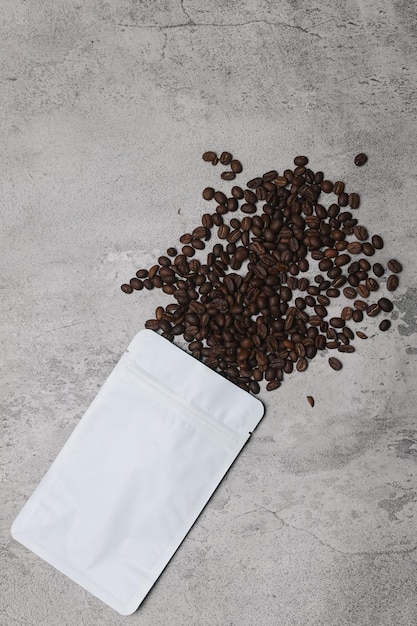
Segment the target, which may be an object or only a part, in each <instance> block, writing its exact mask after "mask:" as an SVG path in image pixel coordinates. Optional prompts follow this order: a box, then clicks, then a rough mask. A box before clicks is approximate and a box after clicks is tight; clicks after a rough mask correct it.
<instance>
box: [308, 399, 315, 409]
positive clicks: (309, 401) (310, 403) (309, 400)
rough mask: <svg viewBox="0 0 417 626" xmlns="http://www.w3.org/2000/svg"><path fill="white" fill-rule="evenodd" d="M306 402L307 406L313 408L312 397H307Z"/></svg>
mask: <svg viewBox="0 0 417 626" xmlns="http://www.w3.org/2000/svg"><path fill="white" fill-rule="evenodd" d="M307 401H308V403H309V405H310V406H311V407H312V408H313V407H314V398H313V396H307Z"/></svg>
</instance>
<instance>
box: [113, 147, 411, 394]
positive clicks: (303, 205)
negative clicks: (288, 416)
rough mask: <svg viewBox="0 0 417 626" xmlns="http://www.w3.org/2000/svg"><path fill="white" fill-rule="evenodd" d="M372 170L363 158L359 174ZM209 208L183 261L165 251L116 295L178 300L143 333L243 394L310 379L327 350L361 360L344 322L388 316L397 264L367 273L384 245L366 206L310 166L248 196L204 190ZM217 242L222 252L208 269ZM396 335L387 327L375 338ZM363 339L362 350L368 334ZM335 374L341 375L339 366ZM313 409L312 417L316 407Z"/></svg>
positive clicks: (186, 237)
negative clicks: (182, 347)
mask: <svg viewBox="0 0 417 626" xmlns="http://www.w3.org/2000/svg"><path fill="white" fill-rule="evenodd" d="M203 160H204V161H207V162H209V163H212V164H213V165H217V164H218V163H220V164H221V165H223V166H226V167H227V169H226V170H225V171H223V172H222V174H221V178H222V179H223V180H226V181H229V180H230V181H231V180H234V179H235V177H236V176H237V175H238V174H240V173H241V172H242V165H241V163H240V161H238V160H237V159H234V158H233V156H232V154H231V153H230V152H222V154H221V155H220V156H218V155H217V153H216V152H214V151H207V152H205V153H204V154H203ZM367 160H368V159H367V156H366V155H365V154H363V153H361V154H359V155H357V156H356V157H355V159H354V162H355V164H356V165H358V166H362V165H364V164H365V163H366V162H367ZM329 194H333V195H332V196H330V195H329ZM202 196H203V198H204V200H206V201H207V202H210V203H215V205H214V207H213V208H212V209H211V210H210V211H208V212H207V213H205V214H204V215H203V216H202V218H201V223H200V225H198V226H196V228H194V230H192V231H190V232H188V233H185V234H183V235H182V236H181V237H180V240H179V241H180V243H181V244H182V247H181V249H180V250H177V248H176V247H170V248H168V249H167V251H166V255H162V256H160V257H159V258H158V259H157V262H156V263H155V264H154V265H153V266H152V267H150V268H148V269H139V270H138V271H137V272H136V276H135V277H134V278H132V279H131V280H130V282H129V283H125V284H123V285H122V286H121V289H122V291H123V292H125V293H132V292H133V291H134V290H136V291H140V290H141V289H154V288H161V289H162V291H163V292H164V293H166V294H168V295H170V296H172V297H173V298H174V300H175V302H171V303H169V304H167V305H166V306H165V307H164V306H158V307H157V309H156V311H155V317H154V318H153V319H150V320H148V321H147V322H146V324H145V326H146V328H149V329H152V330H154V331H155V332H158V333H160V334H162V336H163V337H165V338H166V339H168V340H170V341H173V340H174V338H175V336H179V335H182V336H183V338H184V340H185V341H186V342H187V344H188V348H189V350H190V351H191V354H192V355H193V356H194V357H195V358H197V359H200V360H202V361H203V362H204V363H205V364H206V365H207V366H209V367H211V368H213V369H214V370H216V371H218V372H219V373H221V374H223V375H224V376H226V377H227V378H228V379H229V380H231V381H233V382H234V383H236V384H237V385H239V387H241V388H242V389H245V390H248V391H251V392H252V393H259V391H260V382H261V381H266V389H267V390H272V389H277V388H278V387H280V385H281V383H282V381H283V378H284V375H285V374H289V373H291V372H292V371H293V370H296V371H298V372H303V371H305V370H306V369H307V367H308V365H309V362H310V361H311V360H312V359H313V358H314V357H315V356H316V354H317V353H318V352H320V351H323V350H332V351H336V352H337V353H339V354H340V355H341V354H344V353H351V352H354V351H355V347H354V346H353V341H354V339H355V333H354V332H353V330H352V329H351V328H350V326H348V322H355V323H360V322H362V321H363V320H364V317H365V316H367V317H369V318H373V317H376V316H379V315H381V314H383V313H389V312H391V311H392V309H393V303H392V302H391V300H390V299H389V298H387V297H386V296H381V295H380V293H379V291H380V288H381V284H380V279H382V281H384V279H385V275H386V272H389V275H388V276H387V278H386V282H385V289H386V290H387V291H388V292H393V291H395V290H396V289H397V287H398V284H399V279H398V274H399V273H400V272H401V270H402V266H401V263H400V262H399V261H397V260H396V259H390V260H389V261H388V262H387V263H386V267H384V265H383V264H382V263H381V262H372V261H373V258H372V257H374V255H375V254H376V252H377V251H379V250H382V249H383V247H384V242H383V239H382V237H381V236H380V235H377V234H374V235H370V233H369V232H368V229H367V228H366V227H365V226H363V225H361V224H360V223H359V220H358V219H357V218H356V217H355V215H356V211H357V209H358V208H359V206H360V197H359V195H358V194H357V193H355V192H350V193H348V191H346V189H345V183H344V182H343V181H336V182H333V181H330V180H328V179H326V178H325V177H324V174H323V172H320V171H318V172H313V171H312V170H311V169H310V168H309V167H308V158H307V157H305V156H297V157H295V159H294V167H293V168H291V169H286V170H284V171H283V172H282V173H279V172H278V171H276V170H271V171H268V172H266V173H264V174H263V175H261V176H257V177H255V178H252V179H251V180H249V181H248V182H247V184H246V187H240V186H238V185H234V186H233V187H232V188H231V191H230V195H226V194H225V193H224V192H222V191H218V190H215V189H214V188H212V187H206V188H205V189H204V190H203V192H202ZM333 196H335V197H333ZM322 198H324V199H322ZM326 198H327V201H326V200H325V199H326ZM325 204H327V206H325ZM229 214H233V216H232V217H231V218H230V219H227V218H226V216H228V215H229ZM215 235H217V237H216V239H217V243H214V245H212V247H211V249H210V251H209V252H208V254H206V253H204V258H201V257H202V254H203V253H202V252H201V251H202V250H205V248H206V246H207V245H208V242H209V241H210V239H211V238H212V237H213V236H215ZM199 256H200V258H198V257H199ZM315 272H317V273H315ZM339 299H340V300H342V302H343V304H342V306H338V302H339ZM335 308H336V309H337V311H336V314H334V310H335ZM330 309H331V310H332V311H333V312H331V311H330ZM365 319H366V318H365ZM390 325H391V322H390V320H389V319H383V320H382V321H381V322H380V324H379V329H380V330H381V331H387V330H388V329H389V328H390ZM356 336H357V337H359V338H360V339H366V338H367V336H366V335H365V333H363V332H362V331H357V332H356ZM328 362H329V365H330V367H331V368H333V369H334V370H340V369H341V368H342V362H341V361H340V360H339V359H338V358H336V357H335V356H331V357H330V358H329V360H328ZM308 401H309V402H310V404H311V405H312V406H313V404H314V400H313V398H312V397H311V396H309V397H308Z"/></svg>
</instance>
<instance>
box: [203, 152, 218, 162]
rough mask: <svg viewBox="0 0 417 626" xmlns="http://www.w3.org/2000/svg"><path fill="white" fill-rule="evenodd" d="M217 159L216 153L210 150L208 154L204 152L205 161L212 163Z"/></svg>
mask: <svg viewBox="0 0 417 626" xmlns="http://www.w3.org/2000/svg"><path fill="white" fill-rule="evenodd" d="M216 158H217V155H216V153H215V152H213V151H211V150H208V151H207V152H204V154H203V161H208V162H212V161H214V159H216Z"/></svg>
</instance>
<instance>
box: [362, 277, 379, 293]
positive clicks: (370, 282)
mask: <svg viewBox="0 0 417 626" xmlns="http://www.w3.org/2000/svg"><path fill="white" fill-rule="evenodd" d="M365 285H366V286H367V287H368V289H369V291H378V289H379V284H378V283H377V282H376V280H375V278H367V279H366V280H365Z"/></svg>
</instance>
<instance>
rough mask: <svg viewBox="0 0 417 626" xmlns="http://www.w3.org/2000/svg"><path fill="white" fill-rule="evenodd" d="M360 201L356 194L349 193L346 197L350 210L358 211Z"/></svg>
mask: <svg viewBox="0 0 417 626" xmlns="http://www.w3.org/2000/svg"><path fill="white" fill-rule="evenodd" d="M360 202H361V199H360V196H359V194H357V193H350V194H349V197H348V204H349V206H350V208H351V209H358V208H359V205H360Z"/></svg>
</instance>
